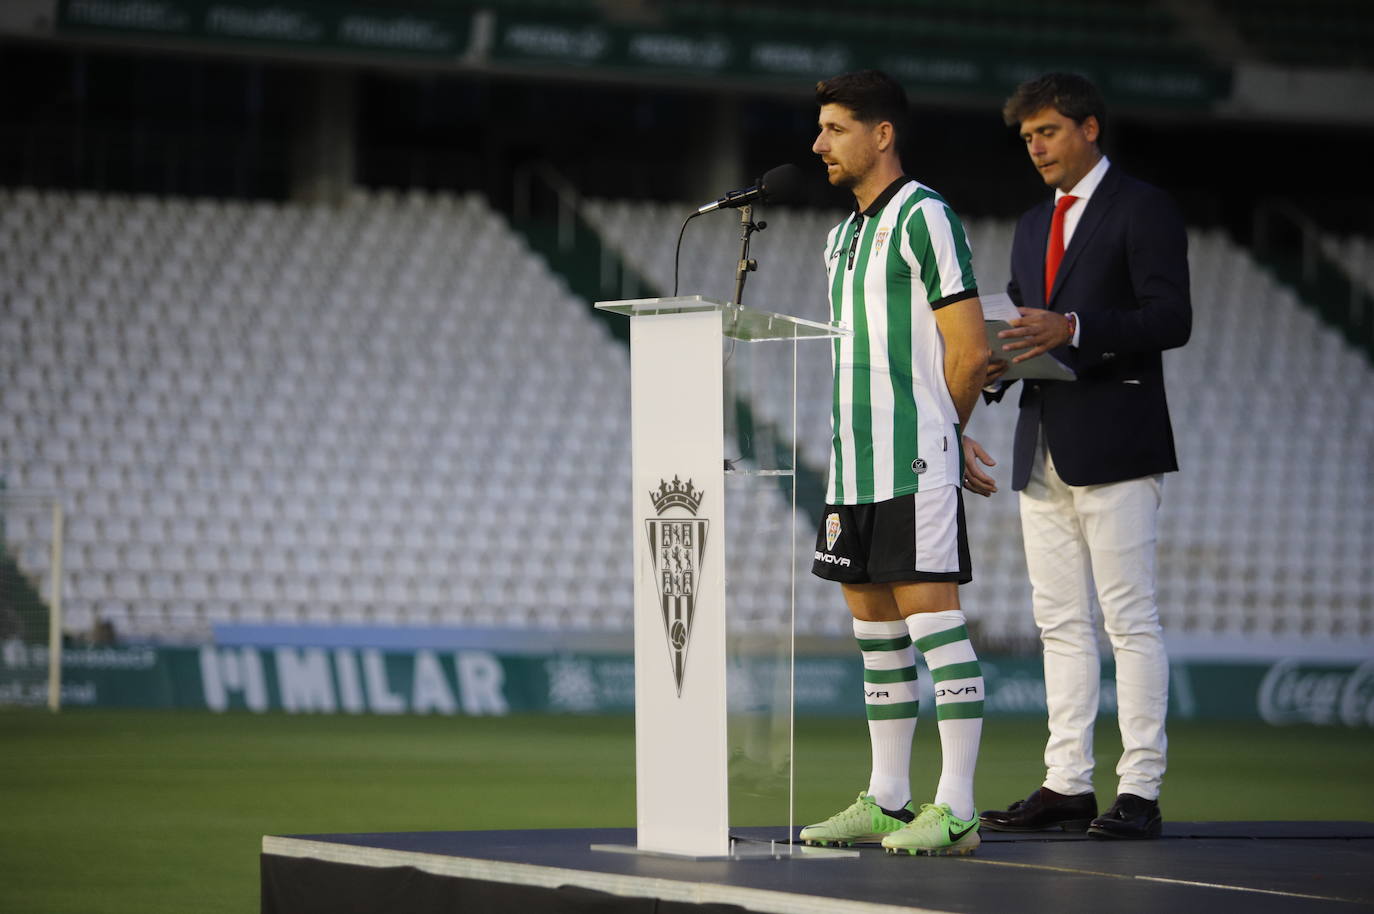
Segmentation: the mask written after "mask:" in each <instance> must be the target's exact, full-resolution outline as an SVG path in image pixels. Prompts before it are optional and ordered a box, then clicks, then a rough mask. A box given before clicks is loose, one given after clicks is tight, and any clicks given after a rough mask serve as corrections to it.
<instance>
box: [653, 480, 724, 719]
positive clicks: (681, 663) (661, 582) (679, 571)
mask: <svg viewBox="0 0 1374 914" xmlns="http://www.w3.org/2000/svg"><path fill="white" fill-rule="evenodd" d="M704 496H705V493H704V492H701V491H699V490H698V489H697V488H696V486H694V485H692V480H690V479H688V480H687V481H686V482H683V481H682V480H681V479H680V478H679V477H677V476H674V477H673V481H672V482H668V481H666V480H659V485H658V488H657V489H654V490H650V492H649V499H650V500H651V501H652V502H653V505H654V511H655V513H656V514H657V515H658V516H657V517H650V518H646V519H645V521H644V525H645V528H646V530H647V532H648V536H649V555H650V557H651V558H652V559H653V563H654V580H655V582H656V591H657V593H658V597H659V607H660V611H661V613H662V615H663V634H664V637H665V638H667V641H668V661H669V666H670V667H671V669H672V671H673V680H674V682H676V684H677V694H678V696H679V697H680V696H681V695H682V681H683V677H684V675H685V674H686V672H687V648H688V645H689V643H690V642H691V638H692V620H693V617H694V616H695V615H696V608H697V605H696V604H697V592H698V589H699V587H700V586H701V562H702V559H703V558H704V557H705V555H706V532H707V529H708V528H709V527H710V525H711V522H710V521H709V520H707V519H706V518H699V517H697V516H696V513H697V510H698V509H699V508H700V507H701V500H702V498H703V497H704ZM670 512H675V513H670ZM665 515H668V516H666V517H665ZM684 515H685V516H684Z"/></svg>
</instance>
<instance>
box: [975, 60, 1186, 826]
mask: <svg viewBox="0 0 1374 914" xmlns="http://www.w3.org/2000/svg"><path fill="white" fill-rule="evenodd" d="M1003 117H1004V118H1005V120H1006V122H1007V124H1008V126H1012V125H1015V126H1017V128H1018V130H1019V132H1020V135H1021V139H1022V140H1023V141H1024V142H1025V144H1026V150H1027V152H1028V153H1029V154H1030V159H1031V163H1032V164H1033V165H1034V166H1035V169H1036V171H1037V172H1038V173H1039V174H1040V176H1041V178H1042V179H1043V180H1044V182H1045V183H1046V184H1047V185H1049V186H1050V187H1052V188H1054V199H1053V200H1047V201H1045V202H1044V203H1042V204H1040V205H1038V206H1036V207H1034V208H1033V209H1031V210H1030V211H1029V212H1027V213H1026V214H1025V215H1024V216H1022V218H1021V221H1020V222H1019V223H1018V224H1017V226H1016V235H1015V238H1014V240H1013V241H1012V253H1011V277H1012V278H1011V282H1010V283H1009V284H1008V287H1007V292H1008V294H1009V295H1010V296H1011V298H1012V300H1013V301H1014V302H1015V303H1016V304H1017V306H1018V308H1019V310H1020V313H1021V318H1020V320H1018V321H1014V322H1013V329H1011V330H1007V331H1004V332H1003V334H1002V336H1003V337H1004V338H1005V339H1006V340H1007V342H1006V343H1004V344H1003V348H1004V350H1005V351H1006V352H1007V354H1008V355H1009V356H1012V358H1011V361H1012V362H1021V361H1024V360H1026V359H1029V358H1033V357H1035V356H1037V355H1040V354H1042V353H1045V352H1051V353H1053V355H1054V356H1055V357H1057V358H1058V359H1059V360H1060V361H1062V362H1064V363H1065V364H1067V365H1068V366H1069V367H1071V368H1072V369H1073V370H1074V371H1075V372H1076V373H1077V376H1078V378H1077V380H1075V381H1047V380H1027V381H1025V382H1024V383H1023V386H1022V390H1021V402H1020V416H1019V418H1018V420H1017V423H1016V437H1015V443H1014V449H1013V455H1012V488H1013V489H1015V490H1017V491H1019V492H1020V493H1021V495H1020V507H1021V531H1022V537H1023V539H1024V545H1025V550H1026V565H1027V569H1028V571H1029V574H1030V582H1031V591H1032V607H1033V610H1034V614H1035V621H1036V625H1037V626H1038V627H1039V629H1040V637H1041V641H1042V643H1043V646H1044V660H1045V692H1046V701H1047V704H1048V709H1049V731H1050V735H1049V741H1048V742H1047V744H1046V747H1045V767H1046V776H1045V781H1044V784H1043V786H1042V787H1040V788H1039V789H1038V790H1036V791H1035V792H1034V793H1032V794H1031V795H1030V796H1029V797H1027V798H1026V799H1025V800H1019V801H1017V802H1015V803H1013V804H1012V805H1011V806H1010V808H1008V809H1005V810H989V811H986V812H984V813H983V814H982V816H981V821H982V825H983V827H985V828H990V829H993V830H1005V831H1038V830H1041V829H1045V828H1063V829H1065V830H1081V829H1083V828H1087V831H1088V834H1090V835H1092V836H1094V837H1100V838H1153V837H1157V836H1158V835H1159V833H1160V826H1161V822H1162V819H1161V816H1160V811H1159V792H1160V784H1161V781H1162V779H1163V775H1164V769H1165V757H1166V739H1165V732H1164V717H1165V712H1166V710H1167V708H1168V691H1169V664H1168V658H1167V657H1166V655H1165V651H1164V641H1163V634H1162V631H1161V629H1160V624H1159V612H1158V609H1157V607H1156V605H1155V567H1154V566H1155V534H1156V517H1157V514H1158V511H1159V505H1160V497H1161V490H1162V486H1163V474H1164V473H1167V472H1170V471H1172V470H1176V469H1178V462H1177V458H1176V457H1175V454H1174V437H1173V430H1172V428H1171V426H1170V423H1169V409H1168V405H1167V403H1166V401H1165V396H1164V371H1163V365H1162V360H1161V353H1162V352H1163V351H1164V350H1165V349H1172V348H1174V347H1176V346H1182V345H1183V344H1184V343H1186V342H1187V341H1188V336H1189V334H1190V332H1191V329H1192V305H1191V303H1190V300H1189V294H1188V257H1187V246H1188V240H1187V234H1186V231H1185V229H1184V224H1183V219H1182V216H1181V215H1180V213H1179V211H1178V208H1177V207H1176V206H1175V205H1174V203H1173V201H1172V200H1171V199H1170V198H1169V197H1168V196H1167V195H1166V194H1164V193H1163V192H1162V191H1160V190H1158V189H1157V188H1154V187H1151V186H1150V185H1148V184H1145V183H1144V182H1141V181H1138V180H1136V179H1135V178H1132V177H1130V176H1129V175H1126V174H1124V173H1122V171H1121V169H1120V168H1118V167H1115V166H1113V165H1112V164H1111V162H1110V161H1108V159H1107V157H1106V156H1104V155H1103V154H1102V151H1101V145H1100V144H1101V140H1102V132H1103V128H1104V126H1105V122H1106V106H1105V104H1104V103H1103V101H1102V98H1101V96H1100V95H1099V94H1098V92H1097V89H1096V88H1095V87H1094V86H1093V85H1092V83H1090V82H1088V81H1087V80H1086V79H1084V78H1082V77H1080V76H1076V75H1072V74H1064V73H1051V74H1048V75H1046V76H1043V77H1040V78H1039V79H1035V80H1032V81H1030V82H1027V83H1024V84H1022V85H1021V86H1019V87H1018V88H1017V90H1016V92H1015V93H1014V94H1013V95H1012V97H1011V98H1010V99H1009V100H1008V101H1007V104H1006V107H1005V108H1004V109H1003ZM1013 354H1014V355H1013ZM1006 369H1007V362H1006V361H1005V360H1001V359H999V360H997V361H996V363H995V364H993V365H991V366H990V368H989V375H988V377H989V382H990V383H991V384H992V385H993V387H995V388H996V390H995V392H993V393H990V395H989V399H999V398H1000V396H1001V394H1002V382H1001V381H1000V380H999V378H1000V376H1001V375H1002V374H1003V373H1005V372H1006ZM993 387H990V388H989V389H990V391H991V390H992V389H993ZM965 452H966V474H967V475H966V479H965V485H966V486H967V487H968V488H969V489H970V490H971V491H974V492H977V493H979V494H983V495H990V494H992V492H993V491H995V490H996V484H995V482H994V481H993V480H992V478H991V477H990V476H988V475H987V474H986V473H985V472H984V471H983V470H982V469H981V468H980V467H979V466H978V463H979V462H981V463H983V464H984V465H992V459H991V458H990V457H989V456H988V455H987V454H986V452H985V451H983V449H982V448H981V447H980V446H979V445H978V443H977V442H976V441H973V440H972V439H969V438H965ZM1094 596H1096V598H1097V602H1098V604H1099V605H1100V606H1101V608H1102V616H1103V620H1104V623H1105V627H1106V631H1107V635H1108V637H1109V639H1110V641H1111V645H1112V652H1113V654H1114V656H1115V659H1116V684H1117V705H1118V718H1119V723H1120V727H1121V738H1122V745H1123V752H1122V756H1121V760H1120V763H1119V764H1118V766H1117V769H1116V770H1117V775H1118V777H1119V779H1120V780H1119V784H1118V790H1117V796H1116V801H1115V802H1114V803H1113V804H1112V806H1111V808H1110V809H1108V810H1107V812H1106V813H1104V814H1103V815H1101V816H1099V815H1098V814H1097V813H1098V809H1097V800H1096V796H1095V794H1094V793H1093V787H1092V773H1093V724H1094V721H1095V719H1096V716H1097V711H1098V680H1099V675H1100V672H1099V670H1100V666H1099V659H1098V651H1097V632H1096V625H1095V623H1094V619H1093V608H1092V603H1093V597H1094Z"/></svg>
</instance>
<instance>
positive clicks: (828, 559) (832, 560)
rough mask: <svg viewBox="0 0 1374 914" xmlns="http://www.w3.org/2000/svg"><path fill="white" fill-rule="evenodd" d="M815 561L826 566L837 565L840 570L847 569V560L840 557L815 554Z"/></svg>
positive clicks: (822, 553)
mask: <svg viewBox="0 0 1374 914" xmlns="http://www.w3.org/2000/svg"><path fill="white" fill-rule="evenodd" d="M816 561H818V562H824V563H825V564H827V565H839V566H840V567H841V568H848V567H849V559H847V558H845V557H844V556H842V555H831V554H830V553H828V552H820V551H817V552H816Z"/></svg>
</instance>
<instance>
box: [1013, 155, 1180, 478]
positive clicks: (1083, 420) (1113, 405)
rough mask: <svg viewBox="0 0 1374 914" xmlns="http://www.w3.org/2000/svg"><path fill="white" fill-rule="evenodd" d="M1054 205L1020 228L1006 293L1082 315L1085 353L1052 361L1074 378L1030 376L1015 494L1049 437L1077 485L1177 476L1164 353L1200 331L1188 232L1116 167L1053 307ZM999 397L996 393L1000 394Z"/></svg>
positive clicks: (1032, 214)
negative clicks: (1050, 250) (1048, 272)
mask: <svg viewBox="0 0 1374 914" xmlns="http://www.w3.org/2000/svg"><path fill="white" fill-rule="evenodd" d="M1053 214H1054V202H1053V200H1047V201H1045V202H1044V203H1042V204H1040V205H1039V206H1036V207H1034V208H1033V209H1031V210H1030V211H1029V212H1027V213H1026V214H1025V215H1023V216H1022V217H1021V221H1020V222H1019V223H1017V226H1016V235H1015V237H1014V239H1013V241H1012V246H1011V281H1010V282H1009V283H1008V284H1007V293H1008V294H1009V295H1010V296H1011V299H1012V301H1014V302H1015V303H1016V304H1017V305H1022V306H1025V307H1028V308H1046V307H1048V308H1049V309H1050V310H1052V311H1058V312H1059V313H1061V314H1067V313H1068V312H1070V311H1073V312H1076V313H1077V315H1078V322H1079V328H1080V330H1079V345H1078V346H1077V347H1076V348H1075V347H1071V346H1068V345H1065V346H1061V347H1059V348H1058V349H1055V350H1054V351H1053V352H1054V355H1055V357H1057V358H1058V359H1060V361H1062V362H1064V363H1065V364H1067V365H1069V366H1070V367H1071V368H1073V369H1074V371H1075V372H1077V374H1078V380H1076V381H1035V380H1027V381H1026V382H1025V383H1024V385H1023V387H1022V391H1021V404H1020V408H1021V412H1020V415H1019V416H1018V418H1017V421H1016V437H1015V443H1014V446H1013V451H1012V488H1013V489H1016V490H1020V489H1024V488H1025V487H1026V483H1027V482H1028V481H1029V479H1030V471H1031V463H1032V461H1033V460H1034V457H1035V447H1036V438H1037V432H1038V431H1040V430H1041V429H1043V431H1044V435H1045V439H1046V442H1047V443H1048V445H1049V449H1050V454H1051V455H1052V456H1053V457H1054V465H1055V469H1056V470H1057V471H1058V473H1059V475H1060V477H1061V478H1062V479H1063V480H1064V481H1065V482H1067V483H1069V484H1070V485H1076V486H1082V485H1095V484H1098V483H1106V482H1119V481H1121V480H1125V479H1136V478H1138V477H1141V476H1150V475H1153V474H1155V473H1164V472H1168V471H1170V470H1177V469H1178V458H1177V456H1176V454H1175V452H1174V433H1173V428H1172V426H1171V425H1170V423H1169V407H1168V404H1167V402H1166V401H1165V397H1164V369H1163V364H1162V359H1161V356H1160V353H1162V352H1163V351H1164V350H1165V349H1172V348H1174V347H1175V346H1182V345H1183V344H1184V343H1186V342H1187V341H1188V337H1189V335H1190V334H1191V332H1192V326H1193V308H1192V303H1191V300H1190V297H1189V294H1188V235H1187V230H1186V228H1185V227H1184V224H1183V217H1182V214H1181V213H1180V212H1179V209H1178V207H1177V206H1176V205H1175V204H1174V202H1173V200H1171V199H1170V198H1169V197H1168V195H1167V194H1165V193H1164V192H1163V191H1161V190H1159V189H1158V188H1155V187H1152V186H1150V185H1149V184H1146V183H1144V182H1143V181H1138V180H1136V179H1135V178H1132V177H1130V176H1129V175H1126V174H1123V173H1122V171H1121V169H1120V168H1119V167H1117V166H1116V165H1111V166H1110V167H1108V169H1107V173H1106V174H1105V175H1103V176H1102V183H1101V184H1099V185H1098V187H1097V190H1096V191H1095V192H1094V193H1093V195H1092V196H1091V197H1089V198H1088V202H1087V203H1086V204H1085V208H1084V210H1083V214H1082V216H1081V218H1080V219H1079V221H1078V226H1077V227H1076V228H1075V229H1074V233H1073V237H1072V239H1070V241H1069V246H1068V248H1066V249H1065V251H1064V259H1063V261H1062V262H1061V263H1060V265H1059V272H1058V274H1056V276H1055V281H1054V288H1053V289H1052V290H1051V291H1050V300H1049V303H1048V305H1047V304H1046V303H1045V247H1046V244H1047V242H1048V239H1049V234H1050V219H1051V217H1052V216H1053ZM999 398H1000V395H999Z"/></svg>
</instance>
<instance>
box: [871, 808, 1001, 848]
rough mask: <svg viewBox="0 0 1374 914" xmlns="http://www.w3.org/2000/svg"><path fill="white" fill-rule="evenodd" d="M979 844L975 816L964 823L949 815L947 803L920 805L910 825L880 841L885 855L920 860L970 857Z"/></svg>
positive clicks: (980, 841) (980, 842)
mask: <svg viewBox="0 0 1374 914" xmlns="http://www.w3.org/2000/svg"><path fill="white" fill-rule="evenodd" d="M982 843H983V839H982V838H980V837H978V814H977V813H974V815H973V818H972V819H970V820H968V821H964V820H963V819H960V818H959V817H958V816H956V815H954V813H953V812H951V811H950V808H949V804H948V803H941V804H940V805H938V806H936V805H935V804H934V803H922V804H921V814H920V815H919V816H917V817H916V820H915V821H914V822H912V823H911V824H910V825H907V826H904V827H903V828H902V829H901V830H900V831H895V832H892V833H891V834H889V835H888V836H887V837H886V838H884V839H883V847H885V848H887V852H888V853H889V854H902V853H906V854H915V855H918V856H923V857H947V856H954V857H958V856H962V855H964V854H971V853H973V851H974V849H975V848H977V847H978V845H980V844H982Z"/></svg>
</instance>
